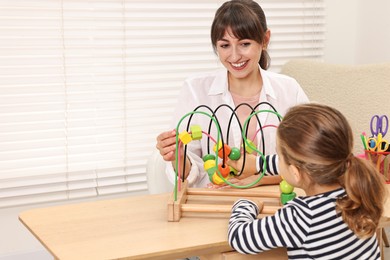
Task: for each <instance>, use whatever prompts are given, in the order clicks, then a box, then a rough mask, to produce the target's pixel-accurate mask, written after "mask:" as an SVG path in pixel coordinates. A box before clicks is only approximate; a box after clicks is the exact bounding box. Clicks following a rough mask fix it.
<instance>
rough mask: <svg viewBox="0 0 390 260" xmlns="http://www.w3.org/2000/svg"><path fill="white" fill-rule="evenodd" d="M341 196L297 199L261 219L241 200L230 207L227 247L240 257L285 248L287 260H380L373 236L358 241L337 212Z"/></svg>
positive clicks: (251, 205) (335, 192)
mask: <svg viewBox="0 0 390 260" xmlns="http://www.w3.org/2000/svg"><path fill="white" fill-rule="evenodd" d="M342 196H346V192H345V190H344V189H343V188H340V189H336V190H333V191H330V192H326V193H322V194H318V195H315V196H306V197H297V198H295V199H294V200H292V201H290V202H288V203H287V204H286V205H285V206H284V207H283V208H281V209H279V210H278V211H277V212H276V213H275V215H272V216H266V217H264V218H262V219H256V217H257V215H258V214H259V212H258V208H257V206H256V205H255V204H254V203H253V202H252V201H249V200H245V199H241V200H239V201H237V202H236V203H235V204H234V205H233V207H232V215H231V217H230V221H229V229H228V240H229V244H230V246H231V247H232V248H234V249H235V250H237V251H238V252H240V253H243V254H257V253H260V252H262V251H265V250H269V249H272V248H276V247H286V248H287V253H288V257H289V259H324V260H330V259H343V260H344V259H359V260H362V259H363V260H371V259H380V249H379V246H378V241H377V239H376V236H375V235H374V236H372V237H370V238H367V239H359V238H358V237H357V236H356V235H355V234H354V233H353V231H352V230H350V229H349V228H348V226H347V225H346V224H345V223H344V221H343V219H342V217H341V214H340V213H337V212H336V208H335V205H336V199H337V198H338V197H342Z"/></svg>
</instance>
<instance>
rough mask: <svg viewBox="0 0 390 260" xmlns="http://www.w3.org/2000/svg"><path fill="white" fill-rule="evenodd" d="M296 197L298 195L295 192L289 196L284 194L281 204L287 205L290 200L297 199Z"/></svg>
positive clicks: (281, 196) (281, 195) (281, 197)
mask: <svg viewBox="0 0 390 260" xmlns="http://www.w3.org/2000/svg"><path fill="white" fill-rule="evenodd" d="M296 196H297V194H296V193H295V192H292V193H288V194H285V193H282V194H280V203H282V205H285V204H286V203H287V202H289V201H290V200H293V199H295V197H296Z"/></svg>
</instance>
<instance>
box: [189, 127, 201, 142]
mask: <svg viewBox="0 0 390 260" xmlns="http://www.w3.org/2000/svg"><path fill="white" fill-rule="evenodd" d="M190 129H191V137H192V140H200V139H202V128H200V126H199V125H192V126H190Z"/></svg>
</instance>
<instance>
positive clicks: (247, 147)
mask: <svg viewBox="0 0 390 260" xmlns="http://www.w3.org/2000/svg"><path fill="white" fill-rule="evenodd" d="M247 142H248V143H245V151H246V152H247V153H249V154H251V153H253V151H254V149H253V148H252V147H256V146H255V145H254V143H253V142H252V141H251V140H249V139H247ZM248 144H249V145H248Z"/></svg>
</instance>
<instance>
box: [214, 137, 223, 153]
mask: <svg viewBox="0 0 390 260" xmlns="http://www.w3.org/2000/svg"><path fill="white" fill-rule="evenodd" d="M221 147H222V141H221V140H219V142H218V145H217V144H215V145H214V147H213V151H214V152H215V153H216V152H217V151H219V149H221ZM217 148H218V149H217Z"/></svg>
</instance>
